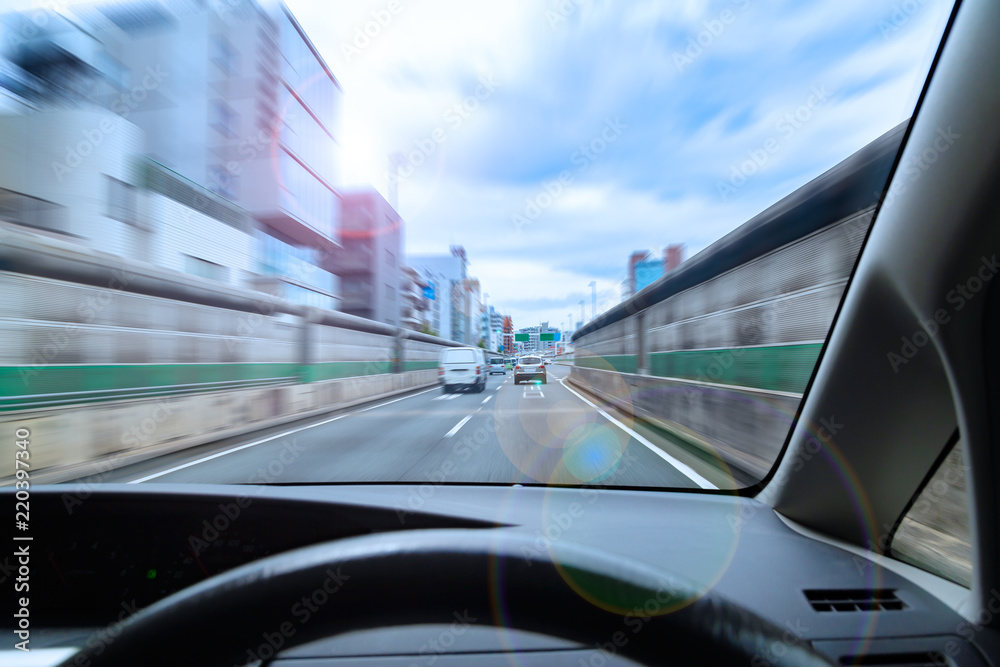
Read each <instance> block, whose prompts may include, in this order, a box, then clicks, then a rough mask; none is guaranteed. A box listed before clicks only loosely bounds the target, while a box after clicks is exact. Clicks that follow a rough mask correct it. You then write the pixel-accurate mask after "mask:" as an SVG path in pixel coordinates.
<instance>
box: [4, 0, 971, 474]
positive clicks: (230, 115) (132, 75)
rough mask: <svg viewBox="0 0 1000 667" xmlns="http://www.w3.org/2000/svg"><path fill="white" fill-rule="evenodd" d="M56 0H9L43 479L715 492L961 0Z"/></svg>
mask: <svg viewBox="0 0 1000 667" xmlns="http://www.w3.org/2000/svg"><path fill="white" fill-rule="evenodd" d="M52 7H53V8H41V7H40V6H38V5H37V4H34V3H29V2H27V0H24V2H21V3H20V4H18V3H16V2H15V3H14V4H9V6H8V10H6V11H5V13H3V14H2V15H0V156H2V159H0V281H2V285H3V288H2V290H0V303H2V304H3V308H2V309H0V329H2V330H0V336H2V340H3V344H2V345H0V355H3V357H4V361H3V363H2V364H0V410H2V411H3V415H2V421H3V423H4V428H5V429H7V430H6V431H4V433H5V434H6V435H5V436H4V437H5V438H6V439H7V442H13V441H14V439H15V437H20V436H15V433H30V434H31V442H32V443H34V444H33V446H34V447H36V448H39V450H38V451H44V454H37V455H33V456H34V458H33V465H35V466H36V470H35V472H34V473H33V474H36V473H37V475H38V479H39V480H41V481H45V480H49V481H55V482H61V481H69V480H73V479H81V478H85V479H90V480H91V481H94V482H105V481H107V482H112V481H129V482H140V483H160V482H164V483H167V482H171V483H172V482H220V483H248V484H266V483H317V484H319V483H352V482H359V483H360V482H363V483H378V482H399V481H411V482H421V483H422V482H426V481H427V480H436V482H437V483H449V484H451V483H470V484H475V483H504V484H514V483H520V484H544V485H586V484H599V485H605V486H626V487H633V488H635V487H641V488H648V489H664V488H672V489H699V488H700V489H709V490H715V489H733V488H743V487H747V486H751V485H753V484H755V483H756V482H757V481H759V480H761V479H763V478H765V477H766V476H767V474H768V473H769V471H770V470H771V469H772V467H773V466H774V465H775V463H776V461H777V460H778V458H779V455H780V452H781V450H782V446H783V443H784V442H785V440H786V436H787V434H788V433H789V429H791V428H793V425H794V415H795V414H796V411H797V409H798V406H799V403H800V402H801V401H802V398H803V395H804V394H805V392H806V390H807V387H808V386H809V383H810V381H811V379H812V377H813V373H814V369H815V367H816V364H817V360H818V359H819V357H820V353H821V350H822V348H823V345H824V344H825V342H826V340H827V337H828V335H829V331H830V327H831V325H832V322H833V319H834V315H835V313H836V312H837V308H838V305H839V304H840V302H841V299H842V297H843V295H844V291H845V288H846V286H847V284H848V280H849V279H850V274H851V271H852V267H853V266H854V263H855V260H856V258H857V256H858V254H859V253H860V252H861V248H862V245H863V242H864V239H865V237H866V234H867V232H868V229H869V226H870V225H871V224H872V218H873V214H874V211H875V207H876V204H877V203H878V201H879V198H880V197H882V196H883V193H884V190H885V188H886V183H887V179H888V178H889V174H890V171H891V169H892V167H893V164H894V161H895V160H896V156H897V155H898V153H899V150H900V146H901V143H902V140H903V135H904V131H905V128H906V124H907V122H908V120H909V118H910V117H911V115H912V114H913V113H914V108H915V105H916V102H917V99H918V97H919V94H920V91H921V87H922V86H923V83H924V80H925V78H926V76H927V73H928V70H929V68H930V65H931V63H932V60H933V57H934V53H935V49H936V48H937V45H938V42H939V41H940V38H941V35H942V32H943V30H944V27H945V24H946V22H947V18H948V12H949V7H947V6H945V5H944V4H943V3H902V4H900V3H898V2H896V0H867V1H865V2H843V1H842V0H824V1H823V2H815V3H808V4H798V3H752V2H749V0H732V1H728V0H722V1H716V2H705V3H673V2H653V1H639V0H629V1H619V0H615V1H614V2H612V1H610V0H602V1H597V0H595V1H593V2H578V1H572V2H571V1H559V2H555V1H554V0H553V1H549V0H545V1H543V2H536V1H535V0H530V1H529V0H519V1H510V2H503V3H469V2H458V1H451V0H448V1H442V2H435V3H408V2H388V3H385V2H380V1H371V2H369V1H364V2H349V3H348V2H342V3H327V2H317V1H314V0H286V3H277V2H259V3H258V2H254V1H252V0H251V1H250V2H245V3H239V7H238V8H237V7H236V5H233V4H232V3H224V2H223V3H190V2H179V1H178V2H171V1H170V0H164V1H163V2H156V3H148V2H140V0H128V1H125V2H114V3H112V2H97V3H93V2H79V3H77V2H60V3H55V4H54V5H52ZM956 140H958V135H957V134H956V133H955V132H953V131H952V130H951V128H941V131H940V136H939V137H938V139H937V141H935V143H934V145H933V146H928V147H926V149H927V150H926V151H925V152H924V153H923V156H924V158H923V161H922V162H919V163H914V164H908V165H901V166H900V169H901V170H902V171H900V172H899V173H901V174H903V180H904V181H905V183H904V185H906V184H911V183H914V182H916V181H918V180H919V179H920V178H921V177H922V175H923V174H924V172H925V171H926V170H927V169H928V168H929V165H931V164H932V163H933V160H934V157H935V156H936V155H937V154H939V153H940V152H942V151H947V150H948V148H949V146H951V145H952V144H953V143H954V142H955V141H956ZM885 196H887V197H891V196H893V193H892V192H889V193H887V194H886V195H885ZM904 349H905V341H904ZM889 352H895V351H889ZM900 354H905V352H900ZM897 357H898V355H897ZM485 358H488V359H489V363H490V365H503V366H505V368H504V369H503V371H504V372H502V373H498V372H492V373H491V372H490V371H491V370H494V371H495V370H496V369H491V368H488V367H486V366H484V367H483V368H479V364H480V363H481V362H482V361H483V359H485ZM543 358H544V359H545V362H546V363H544V364H543ZM892 359H893V357H892V355H891V354H890V357H889V361H888V363H890V364H892V363H893V361H892ZM515 364H519V365H520V366H522V367H523V366H531V365H543V368H540V369H531V373H528V374H521V373H520V370H521V369H520V368H517V369H515V368H514V365H515ZM293 422H294V425H292V423H293ZM794 427H795V428H806V427H804V426H794ZM265 432H266V433H267V435H266V436H264V435H263V434H264V433H265ZM2 465H3V466H5V467H4V470H3V472H2V473H0V476H2V477H3V481H4V483H7V484H9V483H12V482H13V480H14V474H15V471H14V469H13V468H12V463H11V462H10V461H7V462H5V463H3V464H2Z"/></svg>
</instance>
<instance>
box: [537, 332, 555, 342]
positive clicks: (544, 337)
mask: <svg viewBox="0 0 1000 667" xmlns="http://www.w3.org/2000/svg"><path fill="white" fill-rule="evenodd" d="M538 340H540V341H542V342H546V341H552V342H555V341H557V340H559V333H558V332H557V333H543V334H539V336H538Z"/></svg>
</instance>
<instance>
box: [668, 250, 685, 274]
mask: <svg viewBox="0 0 1000 667" xmlns="http://www.w3.org/2000/svg"><path fill="white" fill-rule="evenodd" d="M683 263H684V244H683V243H671V244H670V245H668V246H667V247H666V248H665V249H664V251H663V265H664V267H665V271H664V273H666V272H667V271H673V270H674V269H676V268H677V267H678V266H680V265H681V264H683Z"/></svg>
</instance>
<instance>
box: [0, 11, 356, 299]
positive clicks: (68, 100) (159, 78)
mask: <svg viewBox="0 0 1000 667" xmlns="http://www.w3.org/2000/svg"><path fill="white" fill-rule="evenodd" d="M72 19H73V20H72V21H70V20H67V19H66V18H64V17H62V16H60V15H58V14H55V13H53V12H51V11H48V10H35V11H32V12H27V13H25V14H9V15H6V16H4V17H3V27H4V30H3V33H2V38H0V41H2V44H0V87H3V89H4V94H3V95H2V96H0V113H2V112H3V110H6V111H7V112H13V113H22V112H23V113H28V112H30V113H33V114H37V115H50V114H54V115H53V116H52V117H51V118H50V119H49V120H48V121H45V122H47V123H50V127H49V129H50V131H49V132H48V133H47V134H37V133H36V134H29V135H14V136H11V135H8V139H13V138H14V137H20V138H21V139H22V140H24V141H27V142H30V144H31V147H32V149H33V150H37V151H40V152H42V153H45V154H50V153H51V154H52V157H53V160H52V161H51V162H52V169H50V175H51V174H52V173H53V171H54V173H55V175H56V176H57V182H58V184H59V185H60V186H61V185H62V181H59V180H58V177H59V176H62V177H63V178H64V179H70V180H74V179H75V180H77V181H82V180H88V179H84V178H83V177H82V174H84V173H86V172H88V171H91V170H96V172H97V173H98V174H103V175H105V176H107V177H108V178H110V179H113V180H112V181H106V182H105V183H106V185H105V186H104V187H100V188H90V189H87V190H86V196H87V197H89V198H90V199H91V200H93V199H95V198H98V199H104V201H103V203H100V204H94V205H95V206H98V207H102V206H103V207H105V208H108V209H115V210H117V209H121V207H122V204H121V203H120V200H121V201H127V200H129V199H131V198H133V195H135V193H131V194H130V192H131V191H130V190H129V188H132V189H135V188H140V187H142V186H143V184H142V183H141V182H140V181H141V178H140V175H139V170H138V167H137V166H136V165H137V164H140V163H141V162H142V160H141V159H140V158H141V156H146V157H148V158H150V159H151V160H152V162H153V163H157V164H159V165H162V167H163V168H165V171H164V172H162V173H170V174H174V175H176V176H177V177H178V178H179V179H181V182H184V183H186V184H187V185H188V186H189V187H192V188H194V190H195V192H203V191H206V190H207V191H209V192H211V193H213V195H214V197H205V198H206V199H210V200H213V201H216V200H217V199H216V198H218V200H224V201H225V202H228V204H229V205H233V206H236V207H238V208H239V209H242V210H244V211H246V212H248V213H249V214H250V220H251V227H252V230H251V233H252V236H253V237H254V239H255V240H254V242H253V243H252V246H251V248H252V250H251V253H250V257H251V263H252V266H250V267H249V268H250V271H251V273H253V274H257V275H258V276H259V277H257V278H254V279H253V280H252V281H251V282H252V284H253V285H254V286H255V287H257V288H258V289H262V290H264V291H267V292H270V293H273V294H275V295H277V296H279V297H282V298H285V299H288V300H290V301H293V302H297V303H303V304H308V305H313V306H317V307H321V308H331V309H332V308H335V307H336V303H337V300H338V292H339V286H338V284H337V280H336V277H335V276H334V275H333V274H332V273H330V272H329V271H326V270H324V269H323V268H322V265H323V262H324V260H325V259H326V258H327V257H329V255H331V254H332V252H333V251H334V249H336V248H337V247H338V245H339V244H338V241H337V238H336V230H337V228H338V224H337V217H338V215H339V211H340V205H339V195H338V192H337V189H336V183H337V180H338V178H339V174H338V172H337V167H336V165H337V162H338V159H339V156H338V151H339V147H338V144H337V141H336V140H335V137H336V134H337V131H338V130H337V125H338V123H339V115H340V106H341V96H342V93H341V89H340V85H339V83H338V82H337V80H336V78H335V77H334V76H333V74H332V72H331V71H330V69H329V67H327V65H326V64H325V62H324V61H323V59H322V57H321V56H320V55H319V53H318V52H317V51H316V49H315V48H314V47H313V45H312V43H311V42H310V40H309V38H308V37H307V36H306V34H305V32H304V31H303V30H302V28H301V26H300V25H299V24H298V22H297V21H296V20H295V18H294V17H293V16H292V15H291V13H290V12H289V11H288V9H287V8H285V7H284V6H282V5H277V6H275V7H273V8H269V9H266V10H265V9H264V8H262V7H261V6H260V5H258V4H257V3H256V2H253V1H252V0H251V1H248V2H240V3H216V4H213V3H203V2H197V1H195V0H179V1H177V2H172V3H153V2H141V1H138V0H137V1H135V2H124V3H115V4H104V5H87V6H84V7H80V8H76V9H75V10H74V14H73V16H72ZM32 26H34V28H32ZM98 109H99V110H102V113H101V115H100V116H99V117H94V118H91V119H87V120H86V121H81V120H73V119H70V118H67V117H66V116H64V115H62V114H65V113H66V112H67V111H69V110H74V111H88V112H94V113H98V112H97V111H96V110H98ZM38 122H41V121H38ZM80 122H85V125H84V126H80V125H79V123H80ZM60 123H65V125H64V127H60V126H59V124H60ZM136 129H137V130H138V132H136V131H135V130H136ZM125 143H128V144H129V145H127V146H126V145H124V144H125ZM3 148H4V150H6V149H7V147H6V146H5V147H3ZM97 163H100V165H98V164H97ZM108 163H120V164H119V166H118V167H116V168H113V169H112V171H114V172H115V173H114V174H113V173H110V172H108V171H106V170H104V169H105V167H107V166H108ZM57 165H58V166H57ZM78 170H82V171H81V172H80V173H79V174H78V173H77V171H78ZM102 170H104V171H102ZM125 172H129V173H125ZM116 174H117V175H116ZM48 180H51V178H49V179H48ZM89 180H90V181H93V180H94V179H93V178H90V179H89ZM108 183H110V184H111V185H107V184H108ZM117 183H122V184H124V185H118V184H117ZM0 187H4V188H6V189H8V190H13V191H15V192H20V193H21V194H25V195H30V196H36V195H34V194H33V193H29V192H28V191H25V190H15V188H11V187H8V185H7V184H5V183H3V182H0ZM31 187H32V188H34V189H39V188H42V189H44V187H45V184H44V183H42V184H34V185H31ZM75 191H76V192H77V194H81V193H82V192H83V190H80V189H79V188H76V189H75ZM69 194H70V193H69V192H67V196H69ZM135 196H137V195H135ZM199 196H200V195H199ZM62 204H65V205H71V204H67V203H66V202H62ZM208 208H213V207H208ZM203 222H204V221H203V220H200V219H199V218H197V217H196V216H195V217H181V218H180V219H174V220H172V221H171V222H170V224H171V225H173V226H174V227H175V229H173V230H172V231H170V233H166V234H164V235H163V238H160V239H158V240H157V241H155V242H152V241H150V242H147V243H146V245H147V246H151V245H156V244H163V243H170V242H172V241H174V240H177V239H184V238H186V239H189V240H194V241H201V240H204V239H205V237H206V234H207V232H206V230H205V228H204V226H203V224H202V223H203ZM161 223H164V224H165V221H161V220H159V219H157V218H155V217H154V218H150V219H148V224H149V225H150V226H151V227H150V229H149V230H147V231H148V233H149V234H153V235H156V234H158V233H159V232H160V226H161ZM178 225H180V226H181V227H182V228H183V229H180V228H177V226H178ZM112 228H113V227H112ZM123 236H124V237H125V238H123V239H122V240H121V241H119V242H118V246H117V247H116V248H115V251H116V252H118V253H119V254H124V255H126V256H130V257H136V258H139V259H147V260H149V261H154V262H155V261H157V255H156V254H155V253H153V254H150V253H149V252H147V250H148V248H143V247H142V243H139V242H137V241H135V240H134V239H132V238H131V237H132V236H135V234H133V233H131V231H130V230H126V232H125V233H124V234H123ZM87 238H90V237H87ZM220 238H221V239H223V243H225V240H224V238H225V237H224V236H223V237H220ZM189 245H190V246H193V247H189V248H188V251H190V252H191V253H193V254H192V255H191V256H192V257H193V258H194V259H193V260H192V264H191V267H192V270H197V271H203V272H208V273H212V271H211V270H208V269H206V268H205V266H203V265H201V264H199V262H198V260H200V261H201V262H208V263H210V264H211V263H214V262H215V261H217V260H222V261H224V262H229V263H230V264H231V265H227V264H221V265H220V266H222V268H223V269H227V270H231V271H245V270H246V267H244V266H242V265H241V262H242V261H243V260H239V261H237V259H236V257H235V255H236V253H238V252H241V251H242V250H241V248H240V247H239V246H238V245H236V246H233V247H232V249H231V253H230V254H231V258H230V259H228V260H227V259H226V258H225V257H221V256H219V255H218V254H217V253H216V255H215V256H214V258H209V257H207V255H208V254H210V253H211V252H213V251H211V250H210V248H211V247H212V245H213V244H211V243H208V244H203V243H198V242H195V243H191V244H189ZM143 253H145V254H143ZM216 273H218V272H216Z"/></svg>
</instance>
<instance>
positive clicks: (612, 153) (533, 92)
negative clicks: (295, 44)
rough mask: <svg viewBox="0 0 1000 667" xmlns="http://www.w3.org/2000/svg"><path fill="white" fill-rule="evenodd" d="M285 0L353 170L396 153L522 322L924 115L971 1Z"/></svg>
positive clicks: (411, 245) (404, 184)
mask: <svg viewBox="0 0 1000 667" xmlns="http://www.w3.org/2000/svg"><path fill="white" fill-rule="evenodd" d="M60 1H64V2H69V3H70V4H74V3H73V1H72V0H44V1H42V0H15V1H12V0H7V1H6V2H5V1H4V0H0V4H4V5H7V4H12V5H13V7H11V8H24V6H38V5H46V6H48V5H50V4H52V3H53V2H55V3H56V4H58V3H59V2H60ZM238 1H240V0H210V2H216V3H226V2H238ZM269 1H270V0H269ZM286 2H287V5H288V7H289V8H290V9H291V11H292V13H293V14H294V15H295V16H296V17H297V19H298V20H299V22H300V24H301V25H302V26H303V28H304V30H305V31H306V33H307V34H308V35H309V37H310V38H311V40H312V41H313V43H314V44H315V46H316V47H317V49H318V50H319V52H320V53H321V54H322V56H323V57H324V59H325V60H326V62H327V63H328V64H329V66H330V67H331V69H332V71H333V72H334V74H335V76H336V77H337V78H338V80H339V82H340V83H341V85H342V88H343V91H344V94H343V100H342V102H343V114H342V116H343V117H342V119H341V127H340V128H338V133H339V139H340V141H341V145H342V148H343V152H342V155H341V156H340V161H341V165H342V169H343V184H344V185H345V187H346V188H348V189H350V188H353V187H364V186H366V185H372V186H374V187H375V188H377V189H378V190H379V191H380V192H382V193H383V194H384V195H387V194H388V191H389V186H388V164H389V161H390V156H395V158H396V162H397V164H398V165H400V167H399V169H400V172H399V173H400V177H399V188H398V191H399V198H398V209H399V212H400V213H401V215H402V216H403V219H404V220H405V246H406V247H405V250H406V254H407V255H414V254H445V253H447V252H448V248H449V246H450V245H462V246H464V247H465V249H466V251H467V253H468V257H469V260H470V266H469V271H470V274H471V275H473V276H476V277H478V278H479V279H480V281H481V283H482V285H483V291H484V292H486V293H487V294H488V295H489V296H488V297H487V302H488V303H489V304H490V305H493V306H495V307H496V308H497V309H498V310H500V311H501V312H503V313H506V314H510V315H511V316H512V317H513V321H514V326H515V327H516V328H520V327H522V326H532V325H535V324H538V323H540V322H543V321H548V322H549V323H550V324H552V325H554V326H558V327H562V326H563V325H564V324H566V323H568V322H569V320H570V314H572V319H573V320H576V319H578V318H579V316H580V306H579V302H580V301H581V300H583V301H585V303H586V318H587V319H589V318H590V317H591V316H592V311H591V289H590V287H588V285H589V284H590V283H591V281H595V282H596V285H597V312H602V311H604V310H606V309H608V308H610V307H612V306H613V305H615V304H616V303H618V301H619V300H620V295H621V283H622V281H623V280H624V279H625V277H626V273H627V261H628V257H629V255H630V254H631V253H632V252H633V251H636V250H652V251H654V253H655V254H656V255H657V256H659V255H660V254H661V253H662V251H663V248H665V247H666V246H667V245H668V244H673V243H682V244H684V245H685V247H686V253H687V257H689V258H690V257H691V256H693V255H694V254H695V253H697V252H699V251H701V250H703V249H705V248H706V247H708V246H709V245H710V244H711V243H712V242H713V241H715V240H717V239H719V238H720V237H722V236H723V235H725V234H726V233H728V232H730V231H732V230H733V229H735V228H736V227H738V226H739V225H740V224H742V223H743V222H746V221H747V220H749V219H750V218H751V217H753V216H754V215H756V214H757V213H759V212H760V211H762V210H764V209H765V208H767V207H768V206H769V205H771V204H773V203H775V202H776V201H778V200H779V199H781V198H782V197H784V196H786V195H788V194H789V193H791V192H792V191H794V190H795V189H796V188H798V187H799V186H801V185H803V184H805V183H806V182H808V181H809V180H811V179H813V178H815V177H816V176H818V175H819V174H821V173H822V172H824V171H825V170H827V169H829V168H830V167H832V166H834V165H835V164H836V163H837V162H839V161H840V160H842V159H844V158H846V157H847V156H848V155H850V154H851V153H853V152H855V151H856V150H858V149H859V148H861V147H862V146H864V145H865V144H867V143H868V142H870V141H872V140H874V139H875V138H877V137H878V136H879V135H881V134H882V133H884V132H886V131H888V130H889V129H891V128H892V127H894V126H896V125H897V124H898V123H900V122H902V121H904V120H905V119H907V118H908V117H909V116H910V115H911V114H912V112H913V108H914V105H915V103H916V100H917V97H918V95H919V92H920V89H921V86H922V85H923V82H924V79H925V77H926V73H927V71H928V68H929V66H930V63H931V60H932V58H933V55H934V51H935V49H936V48H937V44H938V42H939V40H940V36H941V34H942V31H943V29H944V25H945V23H946V21H947V16H948V12H949V11H950V9H951V3H950V2H944V1H941V0H815V1H812V2H800V1H798V0H786V1H781V0H768V1H767V2H764V1H763V0H715V1H712V2H706V1H704V0H671V1H659V2H658V1H633V0H503V1H502V2H484V1H482V0H419V1H418V0H286ZM18 5H20V6H18Z"/></svg>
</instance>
